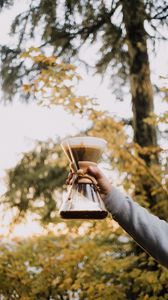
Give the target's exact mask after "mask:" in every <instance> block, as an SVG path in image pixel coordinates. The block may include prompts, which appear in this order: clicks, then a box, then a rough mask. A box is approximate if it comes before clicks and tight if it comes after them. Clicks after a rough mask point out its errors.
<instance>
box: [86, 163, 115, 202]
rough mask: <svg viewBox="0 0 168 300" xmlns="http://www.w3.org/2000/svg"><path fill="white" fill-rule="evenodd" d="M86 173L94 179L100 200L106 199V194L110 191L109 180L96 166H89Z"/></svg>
mask: <svg viewBox="0 0 168 300" xmlns="http://www.w3.org/2000/svg"><path fill="white" fill-rule="evenodd" d="M87 173H88V174H89V175H91V176H93V177H94V178H95V179H96V181H97V185H98V187H99V189H100V194H101V197H102V198H104V197H106V196H107V194H108V193H109V192H110V191H111V189H112V185H111V183H110V182H109V180H108V179H107V178H106V176H105V175H104V174H103V172H102V171H101V170H100V169H99V168H98V166H97V165H96V166H94V167H93V166H89V167H88V169H87Z"/></svg>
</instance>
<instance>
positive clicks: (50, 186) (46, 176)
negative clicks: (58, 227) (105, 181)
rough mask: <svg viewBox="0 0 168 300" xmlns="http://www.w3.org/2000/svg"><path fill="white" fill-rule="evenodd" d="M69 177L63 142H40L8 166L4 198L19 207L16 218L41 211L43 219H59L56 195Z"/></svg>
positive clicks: (46, 220)
mask: <svg viewBox="0 0 168 300" xmlns="http://www.w3.org/2000/svg"><path fill="white" fill-rule="evenodd" d="M66 177H67V162H66V159H65V157H64V155H63V153H62V150H61V149H60V146H59V145H58V144H55V143H53V141H48V142H47V143H44V142H41V143H40V142H39V143H38V144H37V146H36V148H35V149H34V150H33V151H31V152H29V153H26V154H24V156H23V158H22V159H21V161H20V162H19V163H18V165H17V166H16V167H15V168H14V169H11V170H9V172H8V182H7V187H8V191H7V192H6V193H5V195H4V197H3V198H4V201H5V203H8V205H9V206H10V207H11V208H14V207H15V208H17V209H18V213H17V216H16V217H15V218H16V219H17V218H19V217H20V218H21V217H23V216H24V215H25V213H26V212H27V211H31V212H34V213H36V214H39V215H40V216H41V220H42V221H43V222H48V221H49V220H50V222H53V221H56V213H54V212H55V211H56V210H57V202H58V201H57V200H56V199H57V198H58V191H59V189H62V186H63V185H64V183H65V179H66ZM56 189H57V193H56Z"/></svg>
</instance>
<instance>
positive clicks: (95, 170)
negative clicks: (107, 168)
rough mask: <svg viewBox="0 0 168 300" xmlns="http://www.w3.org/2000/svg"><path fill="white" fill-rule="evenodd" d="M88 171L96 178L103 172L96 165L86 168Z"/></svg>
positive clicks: (101, 175) (100, 176)
mask: <svg viewBox="0 0 168 300" xmlns="http://www.w3.org/2000/svg"><path fill="white" fill-rule="evenodd" d="M87 171H88V173H89V174H90V175H92V176H94V177H95V178H96V179H97V180H98V179H100V178H102V177H103V173H102V172H101V171H100V169H99V168H98V167H97V166H94V167H93V166H90V167H88V169H87Z"/></svg>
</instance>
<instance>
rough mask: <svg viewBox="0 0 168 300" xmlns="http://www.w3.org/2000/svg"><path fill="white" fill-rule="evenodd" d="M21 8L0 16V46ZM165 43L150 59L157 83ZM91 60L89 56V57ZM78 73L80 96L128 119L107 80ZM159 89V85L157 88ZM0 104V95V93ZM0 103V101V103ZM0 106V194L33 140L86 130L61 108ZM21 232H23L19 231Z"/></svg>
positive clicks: (166, 58) (167, 49) (165, 70)
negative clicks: (12, 170) (10, 169)
mask: <svg viewBox="0 0 168 300" xmlns="http://www.w3.org/2000/svg"><path fill="white" fill-rule="evenodd" d="M23 9H24V6H16V7H15V8H14V9H13V10H10V11H7V12H6V13H3V14H1V15H0V28H3V30H1V31H0V41H1V44H3V43H6V42H7V41H9V40H10V37H9V36H8V32H9V28H10V22H11V19H12V18H13V17H14V16H15V14H16V12H17V13H18V12H19V11H20V10H23ZM166 53H167V54H168V43H167V44H166V45H165V44H164V45H162V44H160V45H158V46H157V56H156V57H154V55H153V56H152V59H151V68H152V79H153V80H154V81H156V82H159V81H160V78H159V76H160V75H164V76H165V75H166V74H168V55H166ZM90 60H92V53H91V55H90ZM79 73H80V74H81V75H82V78H83V80H82V81H81V83H79V85H78V92H79V93H80V95H87V96H89V97H96V98H97V99H98V101H99V103H100V105H101V108H102V109H107V110H108V111H109V112H111V114H112V115H118V116H120V117H123V116H124V117H125V118H128V117H130V115H131V104H130V99H129V98H128V99H125V101H124V102H116V101H115V97H114V95H112V92H111V90H110V88H109V82H108V80H106V81H104V82H103V83H101V78H100V76H98V75H93V74H87V72H86V70H85V69H84V67H80V69H79ZM160 85H161V84H160ZM0 97H1V100H3V95H2V93H1V92H0ZM2 102H3V101H2ZM2 102H1V103H0V194H2V193H3V192H4V191H5V185H4V176H5V170H6V169H8V168H11V167H14V166H15V164H16V163H17V161H18V160H19V159H20V158H21V154H22V153H23V152H25V151H29V150H30V149H32V148H33V145H34V142H35V141H36V140H44V141H46V140H47V139H49V138H56V137H57V136H59V137H62V138H63V137H64V136H66V135H67V134H71V135H74V134H76V133H77V132H78V131H79V130H80V129H82V128H84V127H85V126H86V124H85V121H86V120H85V119H83V120H81V119H79V118H77V117H72V116H70V115H68V114H67V113H66V112H65V111H63V109H62V108H60V107H57V108H52V109H48V108H45V107H40V106H38V105H37V104H36V103H30V104H24V103H21V102H19V101H16V102H15V103H13V104H11V105H10V104H8V105H7V104H6V105H3V104H2ZM163 110H165V105H164V104H161V103H160V102H159V104H158V103H156V111H157V112H161V111H163ZM23 231H24V230H23Z"/></svg>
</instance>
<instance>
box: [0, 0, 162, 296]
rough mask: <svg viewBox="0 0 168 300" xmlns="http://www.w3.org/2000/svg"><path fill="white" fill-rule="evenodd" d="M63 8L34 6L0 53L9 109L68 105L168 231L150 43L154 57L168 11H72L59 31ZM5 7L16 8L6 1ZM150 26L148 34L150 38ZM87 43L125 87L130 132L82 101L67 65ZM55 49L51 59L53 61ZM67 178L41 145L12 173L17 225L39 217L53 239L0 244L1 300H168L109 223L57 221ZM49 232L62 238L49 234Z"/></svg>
mask: <svg viewBox="0 0 168 300" xmlns="http://www.w3.org/2000/svg"><path fill="white" fill-rule="evenodd" d="M59 3H60V2H59V1H58V2H57V1H52V0H50V1H47V2H46V1H42V0H41V1H38V3H37V6H36V5H35V4H34V2H33V1H32V2H31V3H30V7H29V9H28V10H27V11H26V12H24V13H23V14H20V15H18V16H17V17H16V18H15V20H14V22H13V25H12V29H11V30H12V34H13V35H16V36H17V37H18V43H17V45H15V46H16V47H13V48H12V49H11V48H8V46H7V45H4V46H2V47H1V55H2V68H1V76H2V82H3V90H4V92H5V95H6V97H7V99H8V100H9V99H10V100H11V95H12V94H13V93H15V92H19V93H20V95H22V96H23V97H24V98H25V99H27V100H29V101H30V100H31V99H33V98H35V99H36V101H37V102H38V103H39V104H40V105H47V106H49V107H51V108H52V107H53V106H55V105H61V106H63V107H64V109H65V110H66V111H68V112H69V113H70V114H72V115H76V114H77V115H80V116H81V118H83V117H87V122H88V126H87V129H86V130H85V131H84V132H79V134H86V135H90V136H99V137H103V138H104V139H106V140H107V142H108V150H107V153H106V155H105V156H104V162H106V163H107V164H108V165H109V168H110V169H111V171H112V172H113V173H114V174H115V176H117V177H118V180H119V183H120V185H122V186H123V187H124V188H125V190H126V191H127V192H128V193H129V194H130V195H132V196H133V198H134V200H135V201H137V202H139V203H140V204H141V205H143V206H145V207H146V208H147V209H149V210H150V211H151V212H153V213H155V214H156V215H158V216H159V217H161V218H164V219H165V220H167V221H168V201H167V199H168V177H167V152H166V150H165V149H164V148H162V147H161V145H160V144H159V142H158V134H159V129H160V124H162V125H163V124H164V125H165V124H166V123H167V122H168V119H167V117H168V113H167V111H166V112H164V113H163V114H162V115H158V116H157V115H156V114H155V113H154V109H153V93H152V84H151V81H150V69H149V61H148V51H147V40H149V39H150V40H152V41H153V47H154V46H155V45H154V41H156V39H160V38H163V39H164V38H165V37H164V35H162V34H161V33H160V31H159V30H158V28H162V26H167V9H168V7H167V3H166V1H158V2H157V3H156V2H154V1H145V2H143V1H137V2H136V4H135V1H129V4H128V2H127V1H124V0H123V1H117V0H116V1H109V2H108V1H107V2H104V1H84V2H83V1H65V2H64V5H63V8H62V14H63V15H62V20H61V21H60V17H58V15H59V12H60V10H59V9H60V6H59ZM3 5H6V6H10V5H12V2H10V1H3V2H2V3H1V6H2V7H3ZM130 8H131V11H130ZM114 14H115V15H114ZM116 14H117V15H118V17H117V16H116ZM79 16H80V18H79ZM145 21H146V22H148V25H149V26H150V28H151V30H149V32H147V30H145V29H144V25H143V24H144V22H145ZM28 23H29V25H30V26H29V27H28V28H29V30H28V29H26V26H27V24H28ZM41 24H43V26H42V29H43V32H42V34H41V45H40V46H39V47H31V48H29V50H25V44H24V43H25V40H26V39H28V38H31V39H33V38H34V37H35V32H36V31H35V30H36V27H38V26H41ZM158 24H159V25H158ZM159 26H160V27H159ZM166 28H167V27H166ZM18 29H19V30H18ZM151 32H152V33H151ZM88 40H89V41H90V43H91V44H93V43H95V42H96V41H99V42H101V47H100V59H99V61H98V62H97V63H96V65H95V67H96V69H97V71H99V72H101V74H103V73H104V72H105V70H106V69H108V70H109V69H110V70H112V71H111V72H112V73H111V76H112V78H117V79H118V81H117V86H114V90H113V92H116V93H119V92H118V91H119V89H120V88H121V91H122V89H123V86H124V84H128V83H129V84H130V95H131V97H132V106H133V117H132V119H131V120H128V122H126V120H124V119H123V120H122V119H121V120H120V119H119V118H117V117H116V118H115V117H112V116H111V115H110V113H108V112H107V111H102V110H101V109H100V108H99V107H98V106H97V105H96V100H95V99H90V98H89V97H84V96H81V95H78V93H76V90H75V87H76V84H77V82H78V81H79V80H81V79H80V76H79V75H78V73H77V69H76V66H74V65H73V64H71V62H70V60H71V59H72V58H73V57H76V58H77V56H78V52H79V48H80V47H82V45H83V44H84V43H85V42H86V41H87V42H88ZM49 45H50V46H51V47H52V49H53V53H52V55H47V54H46V52H47V48H45V47H47V46H49ZM63 58H64V61H63V60H62V59H63ZM128 74H129V76H128ZM122 84H123V85H122ZM118 87H119V89H118ZM122 93H123V91H122ZM164 93H165V94H166V93H167V89H166V88H164ZM164 101H166V102H167V101H168V99H167V98H166V97H165V99H164ZM121 109H122V102H121ZM128 128H129V130H128ZM165 136H167V135H166V132H165ZM67 174H68V161H67V159H66V158H65V156H64V154H63V152H62V150H61V148H60V139H59V138H58V139H56V140H49V141H48V142H46V143H44V142H40V141H39V142H37V144H36V146H35V149H34V150H32V151H30V152H28V153H25V154H23V157H22V159H21V160H20V161H19V162H18V164H17V166H16V167H14V168H13V169H10V170H9V171H8V173H7V178H6V185H7V191H6V193H5V194H4V195H3V197H2V199H1V201H2V203H4V205H6V207H7V208H9V209H12V208H15V209H16V210H15V212H16V213H15V216H14V220H13V222H17V221H21V220H23V218H25V217H26V214H28V213H29V212H31V213H36V215H37V216H38V220H39V221H40V222H41V224H42V225H43V226H45V228H48V229H47V231H48V234H47V235H44V236H40V237H34V238H32V239H28V240H25V239H23V240H17V239H15V240H13V241H12V242H11V243H10V242H9V243H2V244H1V248H0V251H1V258H0V297H1V298H2V299H5V300H10V299H22V300H26V299H27V300H28V299H41V300H43V299H50V300H51V299H67V300H77V299H80V300H82V299H107V300H108V299H116V300H117V299H121V300H123V299H130V300H135V299H136V300H137V299H140V300H141V299H144V300H147V299H150V300H154V299H160V300H161V299H168V294H167V289H168V287H167V282H168V280H167V277H168V272H167V270H165V269H164V268H163V267H161V266H160V265H159V264H158V263H157V262H155V261H154V260H153V259H152V258H151V257H149V256H148V254H146V253H145V252H144V251H143V250H142V249H141V248H140V247H139V246H138V245H136V244H135V243H134V242H133V241H132V239H131V238H130V237H129V236H128V235H127V234H126V233H125V232H124V231H123V230H122V229H121V228H119V227H118V225H117V224H116V223H115V222H114V221H113V220H111V217H109V218H107V219H106V220H104V221H101V222H98V221H89V220H88V221H84V222H82V221H68V222H64V221H63V220H61V219H60V217H59V214H58V208H59V205H60V201H61V196H62V192H63V190H64V189H65V179H66V177H67ZM51 223H53V224H54V226H55V228H56V233H55V235H54V234H51V232H50V230H49V227H47V225H50V224H51Z"/></svg>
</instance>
